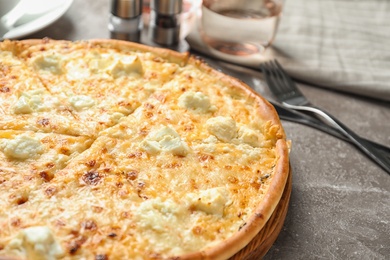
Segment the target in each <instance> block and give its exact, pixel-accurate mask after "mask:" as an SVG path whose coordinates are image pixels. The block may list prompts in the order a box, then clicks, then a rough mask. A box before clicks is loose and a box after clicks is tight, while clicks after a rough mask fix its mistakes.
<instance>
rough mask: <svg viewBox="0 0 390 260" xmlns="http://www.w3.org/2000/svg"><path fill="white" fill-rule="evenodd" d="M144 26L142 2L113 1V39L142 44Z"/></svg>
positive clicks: (134, 0)
mask: <svg viewBox="0 0 390 260" xmlns="http://www.w3.org/2000/svg"><path fill="white" fill-rule="evenodd" d="M142 26H143V25H142V0H111V15H110V19H109V24H108V29H109V30H110V33H111V38H113V39H119V40H127V41H132V42H140V39H141V30H142Z"/></svg>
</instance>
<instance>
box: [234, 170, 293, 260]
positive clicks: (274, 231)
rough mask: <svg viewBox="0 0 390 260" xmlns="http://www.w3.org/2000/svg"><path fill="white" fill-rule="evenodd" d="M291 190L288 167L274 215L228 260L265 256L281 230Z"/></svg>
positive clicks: (245, 259)
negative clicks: (285, 181) (287, 173)
mask: <svg viewBox="0 0 390 260" xmlns="http://www.w3.org/2000/svg"><path fill="white" fill-rule="evenodd" d="M291 190H292V173H291V167H290V173H289V176H288V179H287V183H286V187H285V188H284V192H283V194H282V197H281V199H280V201H279V204H278V206H277V207H276V209H275V211H274V213H272V215H271V217H270V218H269V220H268V221H267V223H266V224H265V226H264V227H263V229H262V230H260V232H259V233H258V234H257V235H256V237H255V238H254V239H253V240H252V241H251V242H250V243H249V244H248V245H247V246H246V247H244V248H243V249H241V250H240V251H239V252H238V253H237V254H235V255H234V256H233V257H231V258H230V260H254V259H256V260H258V259H262V258H263V257H264V256H265V254H266V253H267V252H268V250H269V249H270V248H271V247H272V245H273V243H274V242H275V240H276V238H277V237H278V235H279V233H280V231H281V230H282V227H283V224H284V220H285V219H286V215H287V210H288V205H289V202H290V196H291Z"/></svg>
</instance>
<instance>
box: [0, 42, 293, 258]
mask: <svg viewBox="0 0 390 260" xmlns="http://www.w3.org/2000/svg"><path fill="white" fill-rule="evenodd" d="M19 42H20V43H22V44H26V45H30V46H32V45H37V44H42V43H50V42H63V43H67V42H68V43H69V42H87V43H91V44H93V45H98V46H105V45H107V46H110V47H114V48H118V49H121V50H125V49H128V50H137V51H147V52H152V53H154V54H157V55H159V56H160V57H162V58H165V59H167V60H169V61H172V62H176V63H178V64H180V65H182V66H184V65H185V64H187V63H190V64H193V65H195V66H197V67H198V68H200V69H201V70H203V71H205V72H207V73H210V74H213V75H214V76H216V77H218V79H220V80H222V81H225V82H226V83H228V84H230V85H231V86H233V87H235V88H240V89H243V90H244V91H245V92H246V93H247V94H248V95H249V96H251V97H252V98H254V99H256V101H257V104H258V105H260V108H259V109H260V110H261V111H259V112H260V113H261V114H262V115H266V116H267V119H269V120H271V122H272V125H278V126H279V129H278V133H277V136H278V137H279V139H278V140H277V141H276V150H277V157H278V158H277V164H276V166H275V170H274V173H273V175H274V176H273V179H272V181H271V184H270V186H269V188H268V190H267V193H266V194H265V196H264V200H263V203H262V204H261V205H259V207H258V208H256V210H255V213H254V214H253V215H252V216H251V217H250V218H249V220H248V222H247V223H246V225H245V226H244V227H243V228H242V229H241V230H239V231H238V232H237V233H235V234H234V235H233V236H232V237H230V238H229V239H227V240H225V241H223V242H222V243H220V244H218V245H217V246H214V247H212V248H210V249H206V250H203V251H199V252H194V253H189V254H185V255H181V256H174V257H173V258H174V259H176V260H187V259H194V260H195V259H227V258H229V257H232V256H233V255H234V254H236V253H237V252H239V251H240V250H241V249H243V248H244V247H245V246H246V245H248V244H249V242H250V241H251V240H252V239H253V238H254V237H255V236H256V235H257V234H258V232H259V231H260V230H261V229H262V228H263V227H264V225H265V224H266V223H267V221H268V219H269V218H270V216H271V215H272V213H273V212H274V210H275V208H276V206H277V205H278V203H279V201H280V198H281V196H282V194H283V190H284V188H285V185H286V182H287V179H288V174H289V170H290V166H289V145H288V143H287V141H286V135H285V132H284V130H283V127H282V125H281V122H280V119H279V116H278V114H277V112H276V110H275V108H274V107H273V106H272V105H271V104H270V103H269V102H268V101H267V100H266V99H265V98H264V97H262V96H261V95H259V94H258V93H256V92H255V91H254V90H253V89H251V88H250V87H249V86H248V85H247V84H245V83H244V82H242V81H240V80H238V79H236V78H234V77H231V76H228V75H226V74H223V73H222V72H219V71H217V70H215V69H213V68H212V67H210V66H209V65H208V64H207V63H206V62H204V61H202V60H200V59H199V58H196V57H194V56H191V55H190V54H189V53H179V52H176V51H173V50H169V49H162V48H157V47H151V46H146V45H143V44H138V43H133V42H126V41H121V40H112V39H91V40H81V41H69V40H52V39H47V38H45V39H27V40H21V41H19ZM0 259H17V258H9V257H7V256H2V257H0Z"/></svg>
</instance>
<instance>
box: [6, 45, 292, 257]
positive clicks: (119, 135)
mask: <svg viewBox="0 0 390 260" xmlns="http://www.w3.org/2000/svg"><path fill="white" fill-rule="evenodd" d="M288 153H289V142H288V140H286V135H285V132H284V130H283V127H282V125H281V123H280V120H279V118H278V115H277V113H276V112H275V110H274V108H273V107H272V105H270V103H268V102H267V101H266V100H265V99H264V98H263V97H261V96H260V95H258V94H257V93H255V92H254V91H252V90H251V89H250V88H249V87H248V86H247V85H245V84H244V83H243V82H241V81H239V80H237V79H235V78H232V77H229V76H227V75H224V74H222V73H221V72H218V71H216V70H214V69H212V68H211V67H209V66H208V65H207V64H206V63H205V62H203V61H201V60H199V59H197V58H196V57H193V56H191V55H189V54H188V53H177V52H174V51H171V50H166V49H160V48H152V47H148V46H144V45H140V44H136V43H130V42H124V41H116V40H89V41H74V42H71V41H56V40H50V39H43V40H25V41H8V40H6V41H4V42H1V43H0V259H100V260H102V259H227V258H229V257H231V256H233V255H234V254H235V253H237V252H238V251H239V250H241V249H242V248H244V247H245V246H246V245H247V244H248V243H249V242H250V241H251V240H252V239H253V238H254V237H255V235H256V234H257V233H258V232H259V231H260V230H261V229H262V227H263V226H264V224H265V223H266V222H267V220H268V218H269V217H270V216H271V214H272V213H273V210H274V209H275V207H276V205H277V204H278V202H279V199H280V197H281V195H282V193H283V190H284V187H285V183H286V180H287V176H288V173H289V159H288Z"/></svg>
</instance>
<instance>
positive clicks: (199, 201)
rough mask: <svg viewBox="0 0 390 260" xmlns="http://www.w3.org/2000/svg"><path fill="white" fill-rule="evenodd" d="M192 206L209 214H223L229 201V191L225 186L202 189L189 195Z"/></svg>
mask: <svg viewBox="0 0 390 260" xmlns="http://www.w3.org/2000/svg"><path fill="white" fill-rule="evenodd" d="M187 199H188V202H189V203H190V207H191V208H194V209H195V210H200V211H203V212H205V213H207V214H214V215H217V216H223V210H224V208H225V206H227V205H228V202H229V191H228V190H227V189H226V188H223V187H217V188H211V189H207V190H201V191H200V192H199V193H190V194H188V195H187Z"/></svg>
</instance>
